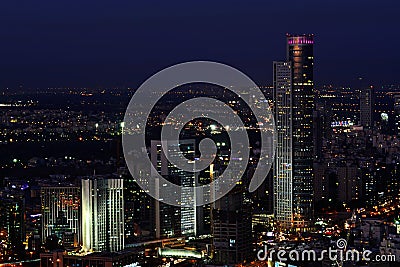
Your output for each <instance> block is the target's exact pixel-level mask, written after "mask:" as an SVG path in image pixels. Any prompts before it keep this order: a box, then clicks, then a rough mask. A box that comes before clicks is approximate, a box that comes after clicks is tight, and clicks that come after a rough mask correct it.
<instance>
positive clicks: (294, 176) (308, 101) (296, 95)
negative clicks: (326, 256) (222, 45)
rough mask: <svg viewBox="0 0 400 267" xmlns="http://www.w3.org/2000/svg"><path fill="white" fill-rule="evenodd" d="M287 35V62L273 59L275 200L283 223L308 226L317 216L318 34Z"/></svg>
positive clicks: (276, 209)
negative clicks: (315, 48)
mask: <svg viewBox="0 0 400 267" xmlns="http://www.w3.org/2000/svg"><path fill="white" fill-rule="evenodd" d="M286 38H287V50H286V51H287V58H286V62H274V100H275V120H276V127H277V136H278V144H277V145H278V147H277V154H276V158H277V159H276V162H275V190H274V191H275V192H274V196H275V201H274V202H275V215H276V219H277V223H278V226H281V227H283V228H291V229H296V230H300V229H307V228H309V226H310V223H311V219H312V218H313V171H312V170H313V157H314V139H313V129H312V125H313V111H314V92H313V88H314V77H313V65H314V55H313V54H314V53H313V46H314V37H313V35H311V34H303V35H291V34H287V36H286Z"/></svg>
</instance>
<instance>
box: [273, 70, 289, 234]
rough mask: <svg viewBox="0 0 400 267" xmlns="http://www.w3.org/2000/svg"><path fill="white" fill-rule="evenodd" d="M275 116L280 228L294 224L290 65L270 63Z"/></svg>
mask: <svg viewBox="0 0 400 267" xmlns="http://www.w3.org/2000/svg"><path fill="white" fill-rule="evenodd" d="M273 71H274V72H273V74H274V77H273V81H274V113H275V125H276V136H277V148H276V158H275V166H274V178H275V179H274V214H275V218H276V220H277V222H278V223H279V226H280V227H283V228H290V227H291V225H292V222H293V188H292V184H293V173H292V165H293V158H292V157H293V151H292V116H293V113H292V97H293V95H292V68H291V64H290V62H274V63H273Z"/></svg>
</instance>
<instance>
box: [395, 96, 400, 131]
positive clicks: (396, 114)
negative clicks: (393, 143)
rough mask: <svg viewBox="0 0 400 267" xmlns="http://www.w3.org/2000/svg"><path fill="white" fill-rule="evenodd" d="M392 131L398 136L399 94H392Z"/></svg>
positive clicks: (399, 126)
mask: <svg viewBox="0 0 400 267" xmlns="http://www.w3.org/2000/svg"><path fill="white" fill-rule="evenodd" d="M394 116H395V117H394V132H395V134H397V135H398V136H400V94H396V95H395V96H394Z"/></svg>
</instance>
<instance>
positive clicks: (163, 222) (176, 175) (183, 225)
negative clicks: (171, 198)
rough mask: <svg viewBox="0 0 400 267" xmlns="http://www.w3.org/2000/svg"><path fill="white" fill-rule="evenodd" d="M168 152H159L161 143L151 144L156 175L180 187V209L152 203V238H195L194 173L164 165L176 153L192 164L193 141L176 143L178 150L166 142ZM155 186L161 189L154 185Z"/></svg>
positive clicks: (156, 141)
mask: <svg viewBox="0 0 400 267" xmlns="http://www.w3.org/2000/svg"><path fill="white" fill-rule="evenodd" d="M167 147H168V151H166V152H163V151H162V145H161V141H158V140H152V141H151V152H150V154H151V161H152V163H153V166H155V168H156V169H157V172H158V173H159V174H161V175H163V176H165V177H166V178H167V179H168V180H170V181H172V182H174V183H177V184H180V185H181V186H182V191H181V203H182V204H184V206H183V205H182V207H175V206H171V205H168V204H165V203H161V202H159V201H156V204H155V213H156V214H155V218H156V237H157V238H162V237H171V236H179V235H181V234H182V235H187V236H196V232H197V223H196V219H197V211H196V210H197V208H196V200H195V197H194V195H193V192H194V190H193V187H194V186H195V182H196V181H195V180H196V179H195V174H194V172H186V171H183V170H181V169H179V168H177V167H176V166H175V165H173V164H172V163H170V162H169V161H168V158H167V155H168V157H171V158H173V157H175V156H177V153H183V156H184V157H186V158H187V159H188V162H189V163H192V164H193V171H194V156H195V140H180V141H179V147H175V146H174V145H173V144H172V143H171V144H169V143H168V141H167ZM156 186H158V187H159V188H161V186H160V185H159V184H158V182H157V181H156Z"/></svg>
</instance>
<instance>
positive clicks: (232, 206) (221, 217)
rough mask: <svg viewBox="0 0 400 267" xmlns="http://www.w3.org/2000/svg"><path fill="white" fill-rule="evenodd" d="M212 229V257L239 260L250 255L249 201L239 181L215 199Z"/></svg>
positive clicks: (222, 261)
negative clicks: (226, 192) (230, 189)
mask: <svg viewBox="0 0 400 267" xmlns="http://www.w3.org/2000/svg"><path fill="white" fill-rule="evenodd" d="M213 206H214V207H213V210H212V220H211V229H212V236H213V241H212V242H213V252H214V261H215V262H216V263H219V264H238V263H241V262H243V261H245V260H250V259H251V256H252V243H253V242H252V241H253V240H252V218H251V202H250V200H249V199H247V198H246V197H245V195H244V187H243V186H242V184H239V185H237V186H236V187H235V188H234V189H233V190H232V191H230V192H229V193H228V194H226V195H225V196H223V197H222V198H220V199H218V200H217V201H215V203H214V205H213Z"/></svg>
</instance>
